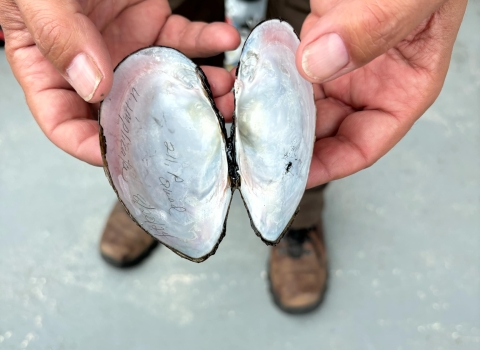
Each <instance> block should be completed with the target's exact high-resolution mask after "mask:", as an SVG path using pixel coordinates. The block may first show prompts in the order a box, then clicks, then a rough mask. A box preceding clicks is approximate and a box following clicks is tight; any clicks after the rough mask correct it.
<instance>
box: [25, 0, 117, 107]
mask: <svg viewBox="0 0 480 350" xmlns="http://www.w3.org/2000/svg"><path fill="white" fill-rule="evenodd" d="M17 5H18V8H19V10H20V12H21V15H22V17H23V20H24V22H25V25H26V26H27V29H28V31H29V32H30V33H31V35H32V37H33V40H34V42H35V44H36V45H37V47H38V48H39V50H40V52H41V53H42V54H43V56H45V58H46V59H47V60H48V61H50V62H51V63H52V64H53V65H54V66H55V68H56V69H57V70H58V71H59V72H60V74H62V76H63V77H64V78H65V79H66V80H67V81H68V82H69V83H70V85H71V86H72V87H73V88H74V89H75V91H76V92H77V93H78V94H79V95H80V96H81V97H82V98H83V99H84V100H85V101H87V102H98V101H100V100H102V99H103V97H104V96H105V95H106V94H107V93H108V91H109V90H110V88H111V85H112V81H113V73H112V71H113V68H112V63H111V60H110V55H109V53H108V50H107V47H106V45H105V43H104V41H103V38H102V36H101V34H100V32H99V31H98V30H97V28H96V27H95V25H94V24H93V23H92V22H91V21H90V19H89V18H88V17H87V16H85V15H84V14H83V12H82V8H81V7H80V5H79V3H78V2H77V1H75V0H35V1H30V0H17Z"/></svg>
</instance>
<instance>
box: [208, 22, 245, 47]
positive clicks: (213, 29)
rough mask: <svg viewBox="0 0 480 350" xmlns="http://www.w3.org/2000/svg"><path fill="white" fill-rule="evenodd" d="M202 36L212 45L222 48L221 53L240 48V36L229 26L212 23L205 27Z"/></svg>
mask: <svg viewBox="0 0 480 350" xmlns="http://www.w3.org/2000/svg"><path fill="white" fill-rule="evenodd" d="M204 30H205V32H204V35H205V37H206V38H207V39H208V40H209V41H210V42H211V44H212V45H214V46H216V47H218V48H222V49H223V51H231V50H235V49H236V48H238V46H240V43H241V39H240V34H239V33H238V31H237V30H236V29H235V27H233V26H232V25H230V24H227V23H222V22H213V23H210V24H209V25H207V26H206V27H205V29H204Z"/></svg>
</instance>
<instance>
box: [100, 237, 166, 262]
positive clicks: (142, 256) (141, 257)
mask: <svg viewBox="0 0 480 350" xmlns="http://www.w3.org/2000/svg"><path fill="white" fill-rule="evenodd" d="M158 245H159V242H158V241H157V240H155V241H153V243H152V244H151V245H150V246H149V247H148V248H147V249H145V250H144V251H143V252H142V254H140V255H139V256H137V257H136V258H135V259H133V260H130V261H126V262H119V261H117V260H114V259H112V258H110V257H109V256H107V255H105V254H103V253H102V252H100V255H101V257H102V258H103V260H105V261H106V262H107V263H108V264H109V265H112V266H115V267H118V268H127V267H133V266H136V265H138V264H140V263H141V262H142V261H143V260H144V259H145V258H147V257H148V256H149V255H150V253H151V252H152V251H154V250H155V248H157V247H158Z"/></svg>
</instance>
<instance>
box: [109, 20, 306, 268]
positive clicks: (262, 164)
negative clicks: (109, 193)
mask: <svg viewBox="0 0 480 350" xmlns="http://www.w3.org/2000/svg"><path fill="white" fill-rule="evenodd" d="M298 44H299V40H298V37H297V36H296V34H295V33H294V31H293V29H292V28H291V27H290V26H289V25H288V24H287V23H286V22H282V21H279V20H273V21H267V22H264V23H263V24H261V25H259V26H258V27H257V28H256V29H255V30H254V31H253V32H252V34H251V35H250V37H249V38H248V40H247V41H246V43H245V46H244V49H243V53H242V57H241V62H240V65H239V69H238V72H237V74H238V77H237V81H236V83H235V92H234V94H235V100H236V106H235V117H234V124H233V128H232V136H231V137H230V138H227V136H226V132H225V124H224V120H223V117H222V116H221V115H220V113H219V112H218V110H217V108H216V107H215V103H214V102H213V98H212V94H211V91H210V89H209V86H208V82H207V80H206V78H205V75H204V74H203V72H202V70H201V69H200V68H199V67H197V66H196V65H195V64H194V63H193V62H192V61H191V60H189V59H188V58H187V57H185V56H184V55H183V54H181V53H180V52H178V51H176V50H174V49H171V48H166V47H151V48H147V49H143V50H139V51H137V52H135V53H133V54H132V55H130V56H128V57H127V58H126V59H125V60H124V61H122V62H121V63H120V64H119V65H118V67H117V68H116V70H115V74H114V84H113V87H112V90H111V92H110V94H109V95H108V96H107V98H106V99H105V101H104V102H103V103H102V105H101V108H100V125H101V128H100V142H101V147H102V156H103V160H104V168H105V173H106V175H107V177H108V178H109V180H110V183H111V185H112V187H113V188H114V190H115V192H116V193H117V196H118V198H119V200H120V201H121V202H122V203H123V205H124V206H125V209H126V210H127V212H128V214H129V215H130V217H131V218H132V219H133V220H134V221H135V222H136V223H137V224H138V225H139V226H140V227H142V228H143V229H144V230H145V231H146V232H148V233H149V234H151V235H152V236H154V237H155V238H157V239H158V240H159V241H161V242H162V243H163V244H164V245H166V246H167V247H169V248H170V249H172V250H173V251H174V252H176V253H177V254H179V255H180V256H182V257H184V258H187V259H189V260H192V261H196V262H201V261H203V260H205V259H206V258H208V257H209V256H210V255H212V254H214V253H215V250H216V248H217V246H218V244H219V242H220V241H221V239H222V238H223V236H224V234H225V227H226V220H227V215H228V209H229V206H230V202H231V199H232V193H233V191H234V190H235V189H236V188H240V191H241V194H242V198H243V200H244V202H245V205H246V207H247V211H248V213H249V216H250V219H251V223H252V227H253V228H254V230H255V232H256V233H257V234H258V235H259V236H260V237H262V239H263V240H264V241H265V242H267V243H275V242H276V241H278V240H279V239H280V238H281V236H282V234H283V233H284V232H285V231H286V229H287V228H288V226H289V224H290V223H291V221H292V219H293V217H294V215H295V213H296V209H297V207H298V204H299V202H300V199H301V197H302V195H303V193H304V190H305V185H306V181H307V177H308V170H309V166H310V160H311V155H312V149H313V142H314V128H315V106H314V100H313V90H312V86H311V84H309V83H308V82H306V81H305V80H303V78H302V77H301V76H300V75H299V73H298V71H297V69H296V67H295V51H296V49H297V47H298Z"/></svg>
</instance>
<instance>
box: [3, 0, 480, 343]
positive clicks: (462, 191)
mask: <svg viewBox="0 0 480 350" xmlns="http://www.w3.org/2000/svg"><path fill="white" fill-rule="evenodd" d="M479 32H480V2H479V1H472V2H471V3H470V5H469V9H468V12H467V15H466V19H465V22H464V23H463V26H462V29H461V32H460V36H459V39H458V41H457V43H456V45H455V52H454V54H453V61H452V65H451V69H450V72H449V75H448V78H447V81H446V84H445V88H444V89H443V92H442V94H441V96H440V98H439V99H438V101H437V102H436V103H435V105H434V106H433V107H432V108H431V109H430V110H429V111H428V112H427V113H426V114H425V116H424V117H423V118H422V119H421V120H420V121H418V122H417V123H416V124H415V126H414V127H413V129H412V130H411V132H410V133H409V134H408V135H407V136H406V137H405V139H403V140H402V141H401V142H400V143H399V144H398V145H397V146H396V147H395V148H394V150H393V151H392V152H390V153H389V154H388V155H387V156H386V157H384V158H383V159H382V160H381V161H379V162H378V163H377V164H375V166H373V167H371V168H370V169H368V170H365V171H362V172H360V173H358V174H356V175H354V176H351V177H349V178H347V179H343V180H341V181H337V182H335V183H332V184H331V186H330V188H329V189H328V190H327V193H326V197H327V207H326V210H325V212H324V221H325V230H326V239H327V243H328V246H329V253H330V285H329V289H328V293H327V295H326V299H325V302H324V304H323V305H322V307H321V309H320V310H319V311H318V312H315V313H313V314H311V315H308V316H301V317H292V316H287V315H285V314H282V313H281V312H280V311H278V310H277V309H276V308H275V307H274V305H273V304H272V302H271V301H270V298H269V294H268V290H267V281H266V271H265V267H266V257H267V254H268V248H267V247H266V246H265V245H264V244H263V243H262V242H261V241H260V240H259V239H258V238H257V237H256V236H255V235H254V234H253V232H252V230H251V229H250V227H249V223H248V220H247V215H246V212H245V209H244V208H243V205H242V204H241V201H240V200H239V197H238V196H236V197H235V199H234V202H233V206H232V210H231V215H230V218H229V222H228V231H227V232H228V234H227V237H226V239H225V240H224V242H223V243H222V244H221V246H220V249H219V251H218V253H217V254H216V255H215V256H214V257H212V258H211V259H210V260H208V261H207V262H205V263H203V264H200V265H197V264H193V263H190V262H188V261H186V260H183V259H180V258H179V257H177V256H176V255H174V254H173V253H171V252H170V251H168V250H167V249H159V250H157V251H156V252H155V253H154V254H153V256H152V257H151V258H150V259H149V260H148V261H146V262H145V264H143V265H141V266H140V267H138V268H133V269H129V270H125V271H122V270H118V269H114V268H111V267H109V266H107V265H106V264H104V263H103V261H102V260H101V259H100V257H99V255H98V252H97V249H98V248H97V244H98V239H99V235H100V232H101V230H102V227H103V225H104V222H105V219H106V217H107V214H108V212H109V210H110V208H111V206H112V204H113V202H114V194H113V191H112V190H111V189H110V187H109V185H108V182H107V180H106V178H105V176H104V175H103V171H102V170H101V169H98V168H93V167H90V166H88V165H86V164H83V163H81V162H79V161H77V160H75V159H73V158H70V157H69V156H67V155H66V154H64V153H62V152H61V151H60V150H58V149H56V148H55V147H54V146H53V145H52V144H50V142H49V141H48V140H47V139H46V138H45V136H43V134H42V133H41V132H40V130H39V128H38V127H37V125H36V124H35V122H34V121H33V119H32V117H31V116H30V114H29V111H28V109H27V107H26V105H25V102H24V97H23V95H22V92H21V90H20V88H19V86H18V84H17V83H16V82H15V80H14V78H13V76H12V74H11V73H10V71H9V68H8V65H7V62H6V59H5V56H4V53H3V52H1V53H0V116H1V117H0V349H25V348H28V349H55V350H56V349H69V350H70V349H82V350H83V349H139V350H140V349H142V350H143V349H242V350H243V349H251V350H256V349H259V350H264V349H339V350H341V349H346V350H350V349H352V350H353V349H361V350H363V349H365V350H374V349H380V350H384V349H392V350H417V349H418V350H428V349H434V350H442V349H443V350H450V349H462V350H474V349H480V215H479V214H480V205H479V201H480V158H479V156H480V115H479V114H480V36H479V35H478V33H479Z"/></svg>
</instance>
